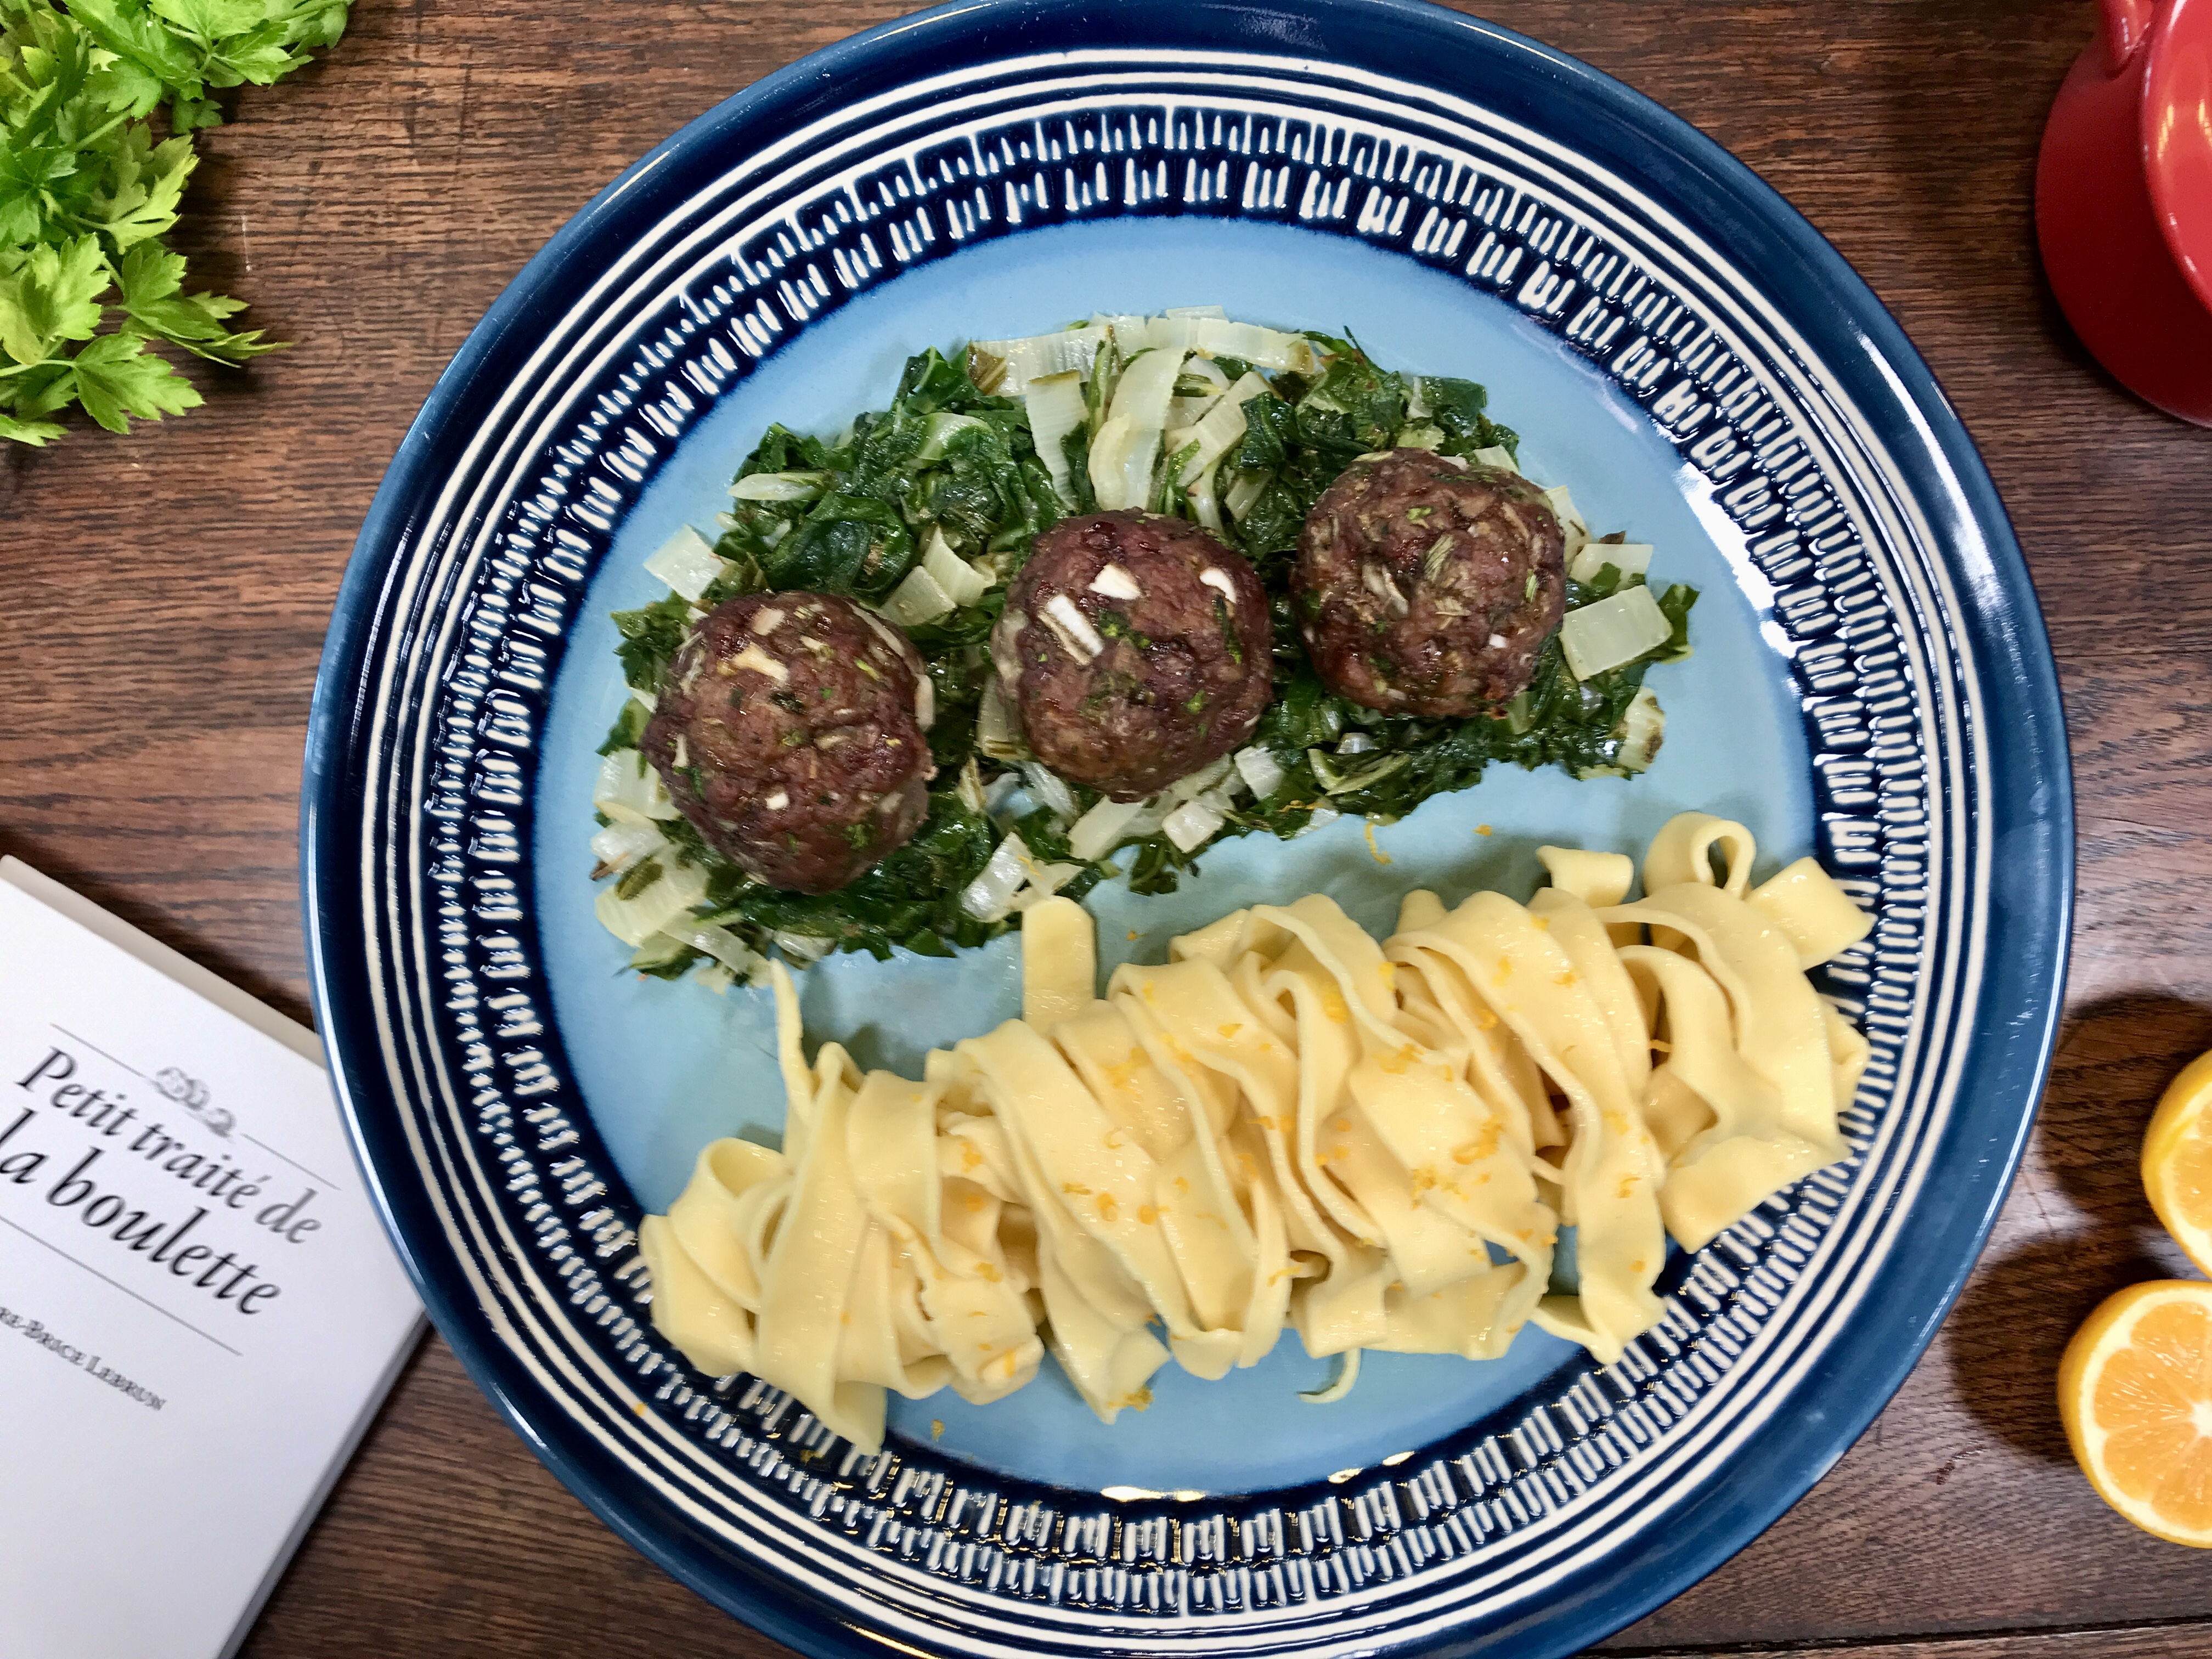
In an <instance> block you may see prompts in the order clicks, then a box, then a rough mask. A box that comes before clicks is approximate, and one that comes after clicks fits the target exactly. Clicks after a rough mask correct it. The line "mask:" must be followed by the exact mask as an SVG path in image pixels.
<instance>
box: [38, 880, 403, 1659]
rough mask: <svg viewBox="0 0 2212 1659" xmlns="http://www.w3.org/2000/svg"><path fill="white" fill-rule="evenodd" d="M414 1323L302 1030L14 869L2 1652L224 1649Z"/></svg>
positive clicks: (120, 1654) (316, 1047) (237, 1638)
mask: <svg viewBox="0 0 2212 1659" xmlns="http://www.w3.org/2000/svg"><path fill="white" fill-rule="evenodd" d="M421 1321H422V1307H421V1304H419V1303H418V1302H417V1301H416V1297H415V1293H414V1291H413V1289H412V1287H411V1286H410V1285H409V1283H408V1281H407V1277H406V1274H405V1273H404V1272H403V1271H402V1270H401V1268H400V1266H399V1262H398V1258H397V1256H395V1255H394V1254H393V1252H392V1246H391V1243H389V1241H388V1240H387V1239H386V1237H385V1234H384V1230H383V1227H382V1225H380V1223H379V1221H378V1220H377V1218H376V1214H375V1212H374V1209H373V1208H372V1207H371V1206H370V1203H369V1200H368V1195H367V1194H366V1192H365V1191H364V1189H363V1185H362V1178H361V1175H360V1172H359V1170H356V1167H355V1164H354V1160H353V1153H352V1150H351V1148H350V1147H349V1145H348V1144H347V1140H346V1136H345V1131H344V1129H343V1126H342V1125H341V1123H340V1122H339V1119H338V1111H337V1103H336V1102H335V1101H334V1099H333V1098H332V1097H331V1086H330V1079H329V1077H328V1075H327V1074H326V1073H325V1071H324V1069H323V1059H322V1047H321V1044H320V1043H319V1041H318V1040H317V1039H316V1037H315V1036H314V1034H313V1032H311V1031H308V1030H306V1029H305V1028H304V1027H301V1026H300V1025H298V1024H294V1023H293V1022H292V1021H289V1020H287V1019H285V1018H283V1017H281V1016H280V1015H278V1014H276V1013H275V1012H272V1011H271V1010H270V1009H268V1008H266V1007H264V1006H262V1005H261V1004H259V1003H258V1002H256V1001H254V1000H253V999H252V998H251V997H248V996H246V994H244V993H243V992H241V991H240V990H238V989H237V988H236V987H233V986H231V985H228V984H227V983H225V982H224V981H222V980H220V979H218V978H216V976H215V975H212V974H210V973H209V972H208V971H207V970H206V969H204V968H201V967H199V966H198V965H197V963H193V962H191V960H189V959H188V958H186V957H182V956H180V955H179V954H178V953H177V952H175V951H172V950H170V949H169V948H168V947H167V946H166V945H161V944H160V943H159V942H158V941H156V940H154V939H149V938H148V937H147V936H146V935H145V934H143V933H139V932H138V931H137V929H136V928H134V927H131V926H129V924H127V923H125V922H123V921H118V920H117V919H116V918H115V917H113V916H111V915H107V914H106V912H104V911H102V910H100V909H99V908H97V907H96V906H94V905H92V904H90V903H89V902H87V901H85V900H83V899H82V898H80V897H78V896H76V894H74V893H71V892H70V891H69V890H67V889H65V888H63V887H61V886H60V885H58V884H56V883H54V882H52V881H51V880H49V879H47V878H46V877H43V876H40V874H38V873H37V872H35V871H33V870H31V869H29V868H28V867H27V866H24V865H22V864H21V863H19V862H17V861H16V860H13V859H7V860H0V1654H4V1655H5V1656H7V1659H219V1656H223V1655H227V1654H228V1653H230V1652H231V1651H233V1650H234V1649H235V1648H236V1647H237V1646H238V1645H239V1644H240V1642H241V1641H243V1640H244V1638H245V1635H246V1630H247V1629H248V1628H249V1627H250V1626H251V1624H252V1619H253V1615H254V1613H256V1612H258V1610H259V1608H260V1606H261V1603H262V1601H264V1599H265V1598H266V1596H267V1595H268V1593H269V1591H270V1589H271V1588H272V1587H273V1586H274V1585H275V1583H276V1578H277V1576H278V1575H279V1574H280V1573H281V1572H282V1571H283V1567H284V1563H285V1561H286V1560H287V1559H289V1556H290V1555H291V1553H292V1550H293V1547H294V1546H295V1545H296V1544H297V1543H298V1541H299V1540H300V1538H301V1535H302V1534H304V1533H305V1532H306V1530H307V1525H308V1523H309V1522H311V1521H312V1520H313V1517H314V1514H315V1511H316V1510H317V1509H318V1508H319V1506H320V1504H321V1502H322V1499H323V1498H324V1496H325V1493H327V1492H328V1491H329V1490H330V1487H331V1483H332V1482H333V1481H334V1480H336V1479H337V1474H338V1472H339V1470H340V1469H342V1468H343V1467H344V1464H345V1460H346V1458H347V1456H348V1455H349V1454H350V1453H351V1451H352V1449H353V1448H354V1445H355V1444H356V1442H357V1441H358V1440H359V1439H360V1437H361V1435H362V1431H363V1430H364V1429H366V1427H367V1426H368V1421H369V1419H370V1417H371V1416H372V1414H373V1413H374V1411H375V1409H376V1407H377V1404H378V1402H379V1401H381V1400H382V1399H383V1397H384V1395H385V1392H386V1389H389V1388H390V1386H391V1384H392V1378H393V1377H394V1376H396V1375H397V1373H398V1368H399V1366H400V1364H401V1363H402V1362H403V1361H404V1359H405V1358H406V1356H407V1354H408V1353H409V1352H410V1350H411V1349H412V1348H413V1346H414V1340H415V1338H416V1334H417V1333H418V1332H419V1330H420V1328H421ZM118 1541H125V1543H124V1546H123V1547H118Z"/></svg>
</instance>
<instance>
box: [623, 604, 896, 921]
mask: <svg viewBox="0 0 2212 1659" xmlns="http://www.w3.org/2000/svg"><path fill="white" fill-rule="evenodd" d="M930 699H931V687H930V681H929V676H928V675H927V673H926V672H925V671H923V669H922V665H921V659H920V657H918V656H917V655H916V654H915V649H914V647H913V645H912V644H911V643H909V642H908V640H907V638H906V636H905V635H902V634H901V633H899V632H898V630H897V629H894V628H892V627H891V626H890V624H889V623H885V622H884V621H882V620H881V619H880V618H878V617H874V616H872V615H870V614H869V613H868V612H867V611H863V610H861V609H860V606H858V605H854V603H853V602H852V601H851V600H850V599H839V598H837V597H836V596H835V595H832V594H828V593H803V592H793V593H744V594H740V595H739V596H738V598H736V599H730V600H727V601H726V602H725V603H723V604H721V605H717V606H716V607H715V608H714V610H713V611H710V612H708V614H707V615H706V616H705V617H702V618H701V619H700V621H699V622H698V623H697V624H696V626H695V627H694V628H693V629H692V630H691V632H690V635H689V636H687V637H686V639H685V640H684V645H683V647H682V648H681V649H680V650H678V652H677V653H676V656H675V659H674V660H673V661H671V663H670V664H669V667H668V672H667V674H666V676H665V678H664V680H663V682H662V685H661V690H660V694H659V701H658V702H657V703H656V704H655V706H654V708H653V718H652V720H649V721H648V722H647V725H646V728H645V737H644V739H643V742H642V744H641V747H642V749H643V750H644V752H645V754H646V755H647V757H648V758H649V759H651V761H652V762H653V765H654V766H655V767H657V768H658V769H659V772H660V775H661V777H662V779H663V780H664V781H665V782H666V783H667V785H668V793H669V794H670V795H671V797H672V798H673V799H674V800H675V802H676V805H678V808H680V809H681V810H682V811H683V813H684V817H687V818H689V819H690V821H691V823H693V824H694V825H695V826H696V828H697V829H698V831H699V833H700V834H701V835H702V836H704V837H705V838H706V840H707V842H708V844H709V845H710V846H712V847H714V848H715V849H716V850H717V851H719V852H720V853H722V854H725V855H726V856H727V857H728V858H730V859H731V860H733V861H735V862H736V864H737V865H738V866H739V867H740V868H741V869H743V870H744V872H746V873H747V874H748V875H750V876H752V877H754V878H757V879H758V880H760V881H763V882H765V883H766V884H768V885H769V886H771V887H784V888H790V889H793V890H796V891H798V892H801V893H828V892H833V891H835V890H836V889H838V888H840V887H842V886H845V885H846V884H848V883H849V882H851V881H852V880H853V879H854V878H855V877H857V876H859V875H860V873H861V872H863V871H865V870H866V869H867V868H868V867H869V866H871V865H873V864H874V863H875V862H876V861H877V860H879V859H881V858H883V857H884V854H887V853H890V851H892V850H893V849H894V848H897V847H900V846H902V845H904V844H905V843H906V842H908V840H910V839H911V838H912V837H913V836H914V833H915V830H916V829H920V828H921V823H922V820H923V819H924V818H925V817H927V816H928V812H929V797H928V783H929V778H930V775H931V773H932V772H933V771H934V770H935V767H934V766H933V763H932V762H931V759H930V754H929V744H928V741H927V738H924V737H923V735H922V733H923V731H924V729H925V728H926V727H927V726H928V724H929V722H930V715H931V704H930Z"/></svg>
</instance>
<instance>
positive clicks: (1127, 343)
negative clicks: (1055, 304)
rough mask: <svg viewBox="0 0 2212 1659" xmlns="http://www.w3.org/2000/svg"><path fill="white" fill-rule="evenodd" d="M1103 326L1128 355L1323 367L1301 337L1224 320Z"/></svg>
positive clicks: (1177, 317) (1174, 318) (1112, 321)
mask: <svg viewBox="0 0 2212 1659" xmlns="http://www.w3.org/2000/svg"><path fill="white" fill-rule="evenodd" d="M1091 321H1092V324H1093V325H1094V326H1095V325H1097V324H1100V323H1104V324H1106V325H1109V326H1110V327H1111V328H1112V329H1113V331H1114V338H1115V342H1116V343H1118V344H1119V345H1120V346H1121V349H1122V350H1123V351H1124V352H1125V353H1126V352H1133V351H1136V350H1138V349H1140V348H1142V347H1145V346H1157V347H1162V348H1165V349H1170V350H1180V351H1198V352H1203V353H1204V354H1205V355H1206V356H1208V357H1241V358H1243V360H1244V361H1245V362H1248V363H1250V364H1252V365H1253V366H1254V367H1255V368H1287V369H1292V370H1295V371H1296V372H1297V373H1298V374H1312V373H1314V372H1315V371H1316V370H1317V369H1318V368H1320V367H1321V354H1320V353H1319V352H1317V351H1316V350H1315V349H1314V345H1313V342H1312V341H1310V340H1309V339H1307V338H1306V337H1305V336H1304V335H1303V334H1285V332H1283V331H1282V330H1280V329H1276V328H1265V327H1262V326H1261V325H1260V324H1258V323H1232V322H1231V321H1230V320H1229V319H1227V318H1225V317H1210V316H1203V315H1194V314H1193V313H1191V312H1190V311H1188V310H1186V311H1171V312H1170V313H1167V314H1166V315H1165V316H1162V317H1095V318H1093V319H1091Z"/></svg>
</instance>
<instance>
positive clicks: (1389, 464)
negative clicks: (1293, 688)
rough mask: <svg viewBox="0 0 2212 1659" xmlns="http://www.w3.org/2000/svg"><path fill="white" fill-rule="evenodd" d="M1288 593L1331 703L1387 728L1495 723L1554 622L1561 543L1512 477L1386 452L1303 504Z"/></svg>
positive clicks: (1410, 452) (1562, 587) (1527, 490)
mask: <svg viewBox="0 0 2212 1659" xmlns="http://www.w3.org/2000/svg"><path fill="white" fill-rule="evenodd" d="M1291 587H1292V591H1293V592H1294V593H1295V595H1296V600H1295V603H1296V605H1297V619H1298V629H1299V632H1300V633H1301V634H1302V635H1304V638H1305V642H1306V650H1307V651H1308V653H1310V655H1311V656H1312V658H1313V664H1314V669H1315V671H1316V672H1317V673H1318V674H1320V676H1321V678H1322V681H1323V682H1324V683H1325V684H1328V687H1329V688H1330V689H1331V690H1334V691H1339V692H1341V693H1342V694H1343V695H1344V696H1347V697H1349V698H1351V699H1352V702H1357V703H1361V704H1364V706H1365V707H1367V708H1378V709H1383V710H1385V711H1387V712H1389V713H1391V714H1419V715H1423V716H1425V717H1428V718H1431V719H1443V718H1454V719H1456V718H1462V717H1464V716H1467V715H1470V714H1481V713H1485V712H1490V713H1494V712H1496V711H1497V710H1498V708H1499V707H1501V706H1502V705H1503V704H1504V703H1506V702H1510V700H1511V699H1512V698H1513V697H1514V696H1516V694H1517V693H1519V692H1520V691H1521V690H1522V689H1523V688H1525V687H1526V686H1527V685H1528V681H1529V678H1530V676H1532V675H1533V674H1534V672H1535V669H1536V653H1538V651H1540V650H1541V648H1542V647H1543V644H1544V641H1546V640H1547V638H1549V637H1550V635H1551V634H1552V632H1553V629H1556V628H1558V627H1559V618H1560V617H1561V615H1562V614H1563V613H1564V612H1565V607H1566V568H1565V536H1564V534H1563V533H1562V532H1561V531H1560V528H1559V519H1558V517H1557V515H1555V514H1554V513H1553V511H1552V507H1551V504H1550V503H1549V502H1548V501H1546V500H1545V499H1544V492H1543V491H1542V490H1541V489H1538V488H1537V487H1536V486H1535V485H1534V484H1533V483H1529V482H1528V480H1527V479H1526V478H1523V477H1521V476H1520V475H1519V474H1517V473H1514V472H1509V471H1506V470H1505V469H1504V468H1503V467H1492V466H1484V465H1480V464H1477V463H1474V462H1462V461H1460V460H1457V459H1455V458H1453V457H1450V456H1446V455H1439V454H1436V453H1433V452H1431V451H1429V450H1425V449H1394V450H1391V451H1389V453H1386V454H1383V455H1378V456H1376V457H1373V458H1372V459H1362V460H1358V461H1355V462H1353V463H1352V465H1351V466H1349V467H1347V468H1346V470H1345V471H1344V472H1343V474H1342V475H1341V476H1340V477H1339V478H1338V479H1337V480H1336V482H1335V483H1333V484H1331V485H1330V486H1329V487H1328V489H1327V490H1326V491H1324V492H1323V493H1322V498H1321V499H1320V500H1319V501H1316V502H1315V503H1314V509H1313V511H1312V513H1310V514H1309V515H1308V516H1307V519H1306V527H1305V532H1304V535H1303V536H1301V537H1300V538H1299V542H1298V561H1297V568H1296V569H1295V570H1294V571H1293V572H1292V574H1291Z"/></svg>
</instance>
